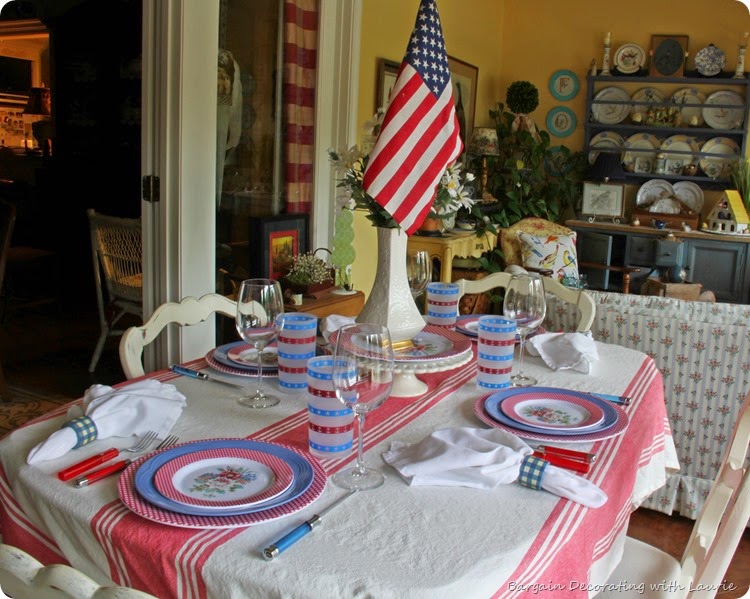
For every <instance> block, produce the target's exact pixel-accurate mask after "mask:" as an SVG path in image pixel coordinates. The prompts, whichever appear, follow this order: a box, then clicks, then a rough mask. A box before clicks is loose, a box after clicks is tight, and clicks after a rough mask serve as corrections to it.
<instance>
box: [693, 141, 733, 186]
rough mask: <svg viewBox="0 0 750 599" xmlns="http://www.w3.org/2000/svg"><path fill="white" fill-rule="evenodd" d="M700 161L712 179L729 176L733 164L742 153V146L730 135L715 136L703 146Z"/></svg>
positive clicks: (702, 167)
mask: <svg viewBox="0 0 750 599" xmlns="http://www.w3.org/2000/svg"><path fill="white" fill-rule="evenodd" d="M701 155H702V158H701V159H700V161H699V163H698V164H700V167H701V169H703V172H704V173H706V176H707V177H711V178H712V179H718V178H726V177H729V175H730V173H731V172H732V164H733V163H734V161H735V160H737V157H738V156H739V155H740V147H739V146H738V145H737V142H735V141H734V140H733V139H730V138H729V137H714V138H711V139H709V140H708V141H707V142H706V143H705V144H703V147H701Z"/></svg>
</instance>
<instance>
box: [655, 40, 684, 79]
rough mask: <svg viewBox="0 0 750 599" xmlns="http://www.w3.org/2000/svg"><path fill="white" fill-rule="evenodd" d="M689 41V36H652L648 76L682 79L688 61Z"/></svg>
mask: <svg viewBox="0 0 750 599" xmlns="http://www.w3.org/2000/svg"><path fill="white" fill-rule="evenodd" d="M688 39H689V37H688V36H687V35H652V36H651V50H650V52H649V55H650V56H651V64H650V66H649V72H648V74H649V75H650V76H651V77H682V76H683V74H684V73H685V62H686V61H687V52H688Z"/></svg>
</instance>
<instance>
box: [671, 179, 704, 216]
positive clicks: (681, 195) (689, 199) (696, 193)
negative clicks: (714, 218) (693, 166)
mask: <svg viewBox="0 0 750 599" xmlns="http://www.w3.org/2000/svg"><path fill="white" fill-rule="evenodd" d="M672 187H673V188H674V195H675V197H677V198H678V199H679V200H680V201H682V203H683V204H685V205H686V206H687V207H688V208H690V209H691V210H695V211H696V212H700V211H701V208H703V190H702V189H701V188H700V187H698V185H697V184H695V183H693V182H692V181H677V182H676V183H674V184H673V185H672Z"/></svg>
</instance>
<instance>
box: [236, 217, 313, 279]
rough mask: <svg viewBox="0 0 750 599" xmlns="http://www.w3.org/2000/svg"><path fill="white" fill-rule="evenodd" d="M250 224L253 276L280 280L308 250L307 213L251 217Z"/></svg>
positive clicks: (251, 270) (251, 269)
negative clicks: (298, 257)
mask: <svg viewBox="0 0 750 599" xmlns="http://www.w3.org/2000/svg"><path fill="white" fill-rule="evenodd" d="M248 220H249V226H250V231H249V234H250V247H251V248H256V251H255V252H253V251H251V253H250V275H251V276H252V277H263V278H268V279H277V280H278V279H281V278H282V277H283V276H284V275H285V274H286V272H287V271H288V270H289V267H290V266H291V265H292V260H293V259H294V257H295V256H297V255H298V254H304V253H306V252H308V251H309V249H308V216H307V215H306V214H280V215H278V216H264V217H259V218H257V217H252V218H250V219H248Z"/></svg>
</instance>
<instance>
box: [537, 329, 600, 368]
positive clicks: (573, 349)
mask: <svg viewBox="0 0 750 599" xmlns="http://www.w3.org/2000/svg"><path fill="white" fill-rule="evenodd" d="M526 350H527V351H528V352H529V353H530V354H531V355H532V356H541V357H542V360H544V363H545V364H547V366H549V367H550V368H551V369H552V370H564V369H566V368H572V369H573V370H577V371H578V372H583V373H584V374H588V373H589V372H591V363H592V362H595V361H596V360H598V359H599V352H598V351H597V349H596V343H595V342H594V340H593V339H592V338H591V333H589V332H586V333H541V334H539V335H535V336H534V337H532V338H531V339H529V340H528V341H527V342H526Z"/></svg>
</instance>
